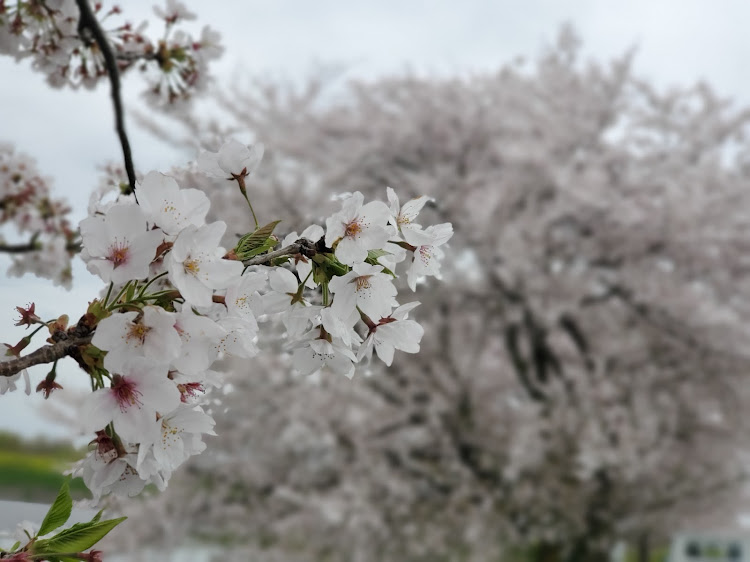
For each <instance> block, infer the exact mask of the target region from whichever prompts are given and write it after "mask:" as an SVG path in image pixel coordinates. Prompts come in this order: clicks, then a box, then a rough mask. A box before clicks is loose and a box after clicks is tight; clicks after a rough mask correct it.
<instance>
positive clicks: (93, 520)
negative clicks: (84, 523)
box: [91, 509, 104, 523]
mask: <svg viewBox="0 0 750 562" xmlns="http://www.w3.org/2000/svg"><path fill="white" fill-rule="evenodd" d="M102 513H104V510H103V509H100V510H99V513H97V514H96V515H94V517H92V518H91V522H92V523H98V522H99V519H101V518H102Z"/></svg>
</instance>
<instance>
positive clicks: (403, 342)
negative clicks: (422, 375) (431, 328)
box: [357, 302, 424, 367]
mask: <svg viewBox="0 0 750 562" xmlns="http://www.w3.org/2000/svg"><path fill="white" fill-rule="evenodd" d="M417 306H419V302H410V303H408V304H405V305H403V306H399V307H398V308H397V309H396V310H394V311H393V314H392V315H391V316H389V317H388V318H383V319H382V320H380V322H379V323H378V324H377V325H373V326H372V327H370V332H369V334H368V335H367V338H365V341H364V343H363V344H362V346H361V347H360V348H359V351H358V352H357V359H359V360H362V358H365V357H366V358H367V359H369V358H370V357H371V356H372V350H373V347H374V348H375V351H376V352H377V354H378V357H379V358H380V359H381V360H382V361H383V363H385V364H386V365H388V366H389V367H390V366H391V364H392V363H393V355H394V353H395V351H396V350H397V349H400V350H401V351H405V352H406V353H418V352H419V342H421V341H422V336H423V335H424V328H422V326H420V325H419V324H418V323H417V322H415V321H414V320H408V319H407V317H408V315H409V312H410V311H411V310H413V309H414V308H415V307H417Z"/></svg>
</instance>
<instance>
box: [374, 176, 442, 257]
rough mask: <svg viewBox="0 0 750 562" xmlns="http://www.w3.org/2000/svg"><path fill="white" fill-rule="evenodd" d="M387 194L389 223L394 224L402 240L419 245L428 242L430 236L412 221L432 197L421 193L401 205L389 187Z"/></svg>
mask: <svg viewBox="0 0 750 562" xmlns="http://www.w3.org/2000/svg"><path fill="white" fill-rule="evenodd" d="M386 192H387V194H388V203H389V205H390V212H391V223H392V224H394V225H395V226H396V227H397V228H398V231H399V233H400V234H401V236H403V238H404V240H406V242H408V243H409V244H411V245H412V246H421V245H422V244H429V243H430V242H431V237H430V236H429V235H428V234H426V233H425V231H423V230H422V226H421V225H418V224H416V223H415V222H414V220H415V219H416V218H417V215H419V211H421V210H422V207H424V206H425V204H426V203H427V202H428V201H432V200H433V199H432V197H428V196H426V195H422V196H421V197H417V198H416V199H411V200H410V201H407V202H406V203H404V205H403V207H402V206H401V205H400V204H399V200H398V195H396V192H395V191H394V190H393V188H391V187H387V188H386Z"/></svg>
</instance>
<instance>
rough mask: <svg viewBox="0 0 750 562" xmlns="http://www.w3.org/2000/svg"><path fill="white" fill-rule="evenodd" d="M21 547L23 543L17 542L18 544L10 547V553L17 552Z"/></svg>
mask: <svg viewBox="0 0 750 562" xmlns="http://www.w3.org/2000/svg"><path fill="white" fill-rule="evenodd" d="M19 546H21V541H16V544H14V545H13V546H11V547H10V550H9V551H8V552H15V551H16V550H18V547H19Z"/></svg>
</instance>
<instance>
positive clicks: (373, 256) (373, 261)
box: [365, 250, 396, 277]
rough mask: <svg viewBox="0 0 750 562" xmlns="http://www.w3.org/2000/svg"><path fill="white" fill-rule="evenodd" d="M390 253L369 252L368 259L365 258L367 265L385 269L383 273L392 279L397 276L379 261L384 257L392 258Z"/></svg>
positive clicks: (382, 251) (383, 251) (380, 251)
mask: <svg viewBox="0 0 750 562" xmlns="http://www.w3.org/2000/svg"><path fill="white" fill-rule="evenodd" d="M390 255H391V253H390V252H386V251H385V250H368V252H367V258H365V263H369V264H370V265H379V266H380V267H382V268H383V273H386V274H388V275H390V276H391V277H396V274H395V273H393V272H392V271H391V270H390V269H388V268H387V267H386V266H384V265H383V264H382V263H380V262H379V261H378V258H381V257H383V256H390Z"/></svg>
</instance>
